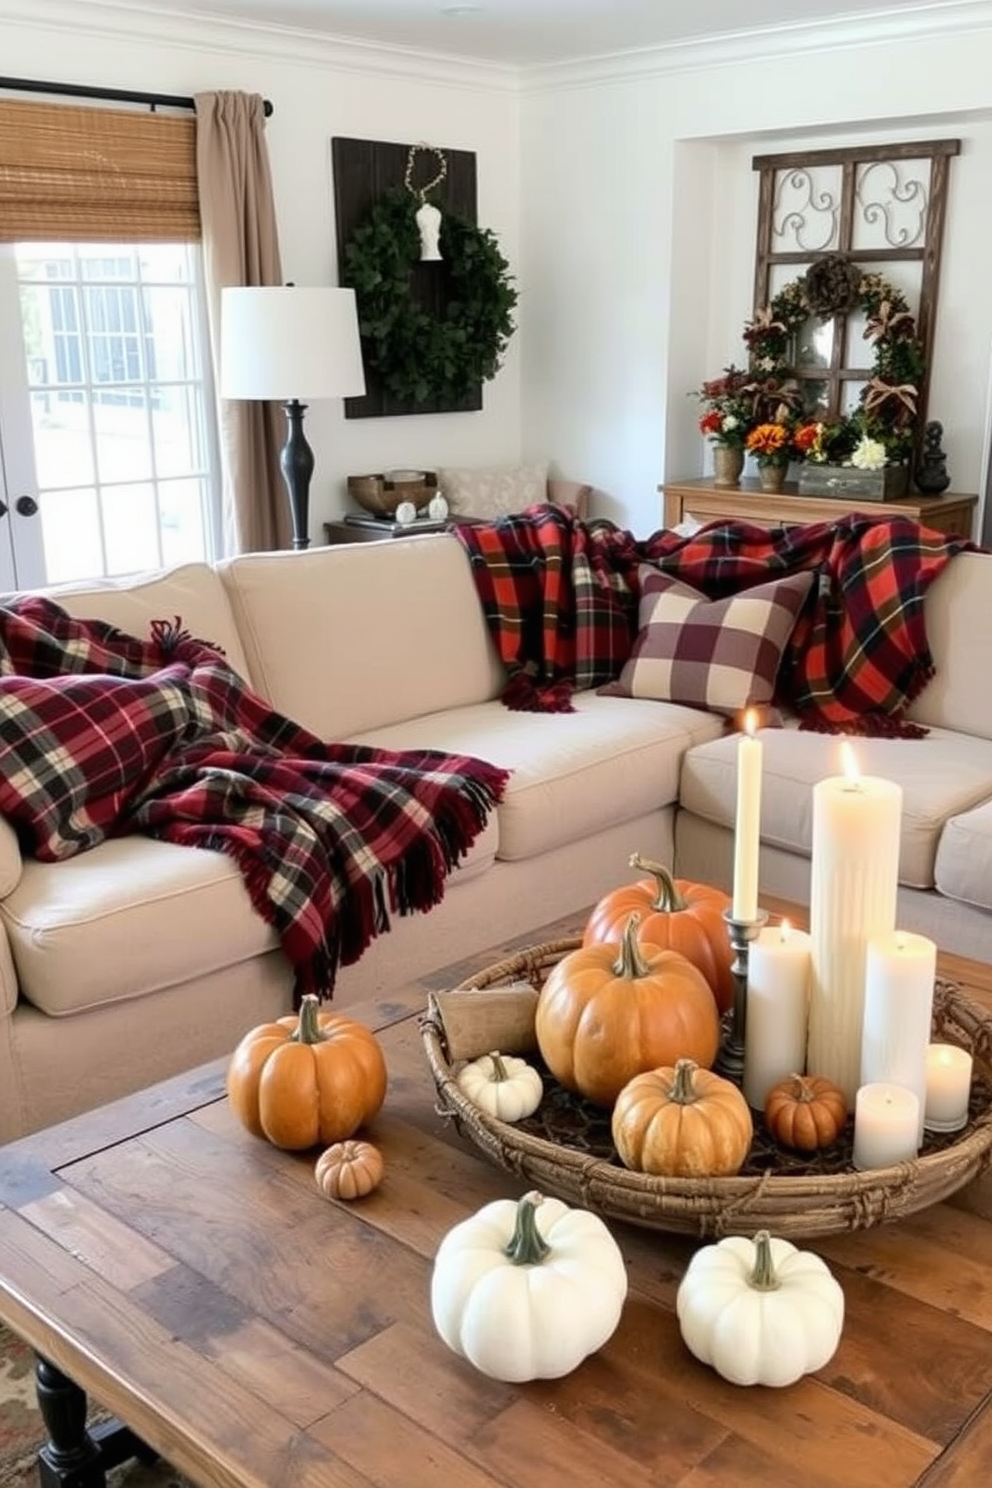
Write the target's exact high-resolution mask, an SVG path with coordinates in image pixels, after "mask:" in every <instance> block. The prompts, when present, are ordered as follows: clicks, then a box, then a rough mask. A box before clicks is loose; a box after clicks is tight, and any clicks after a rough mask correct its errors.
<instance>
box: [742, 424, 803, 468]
mask: <svg viewBox="0 0 992 1488" xmlns="http://www.w3.org/2000/svg"><path fill="white" fill-rule="evenodd" d="M745 448H746V449H747V451H748V453H749V454H752V455H754V457H755V459H756V460H757V462H758V464H759V465H787V464H788V463H789V460H790V459H791V457H792V453H793V448H792V430H791V429H790V428H789V427H788V426H787V425H786V424H778V423H776V424H757V425H756V426H755V427H754V428H753V429H752V430H751V432H750V434H749V435H748V436H747V442H746V445H745Z"/></svg>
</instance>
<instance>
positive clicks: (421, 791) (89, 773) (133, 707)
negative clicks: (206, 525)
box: [0, 597, 507, 998]
mask: <svg viewBox="0 0 992 1488" xmlns="http://www.w3.org/2000/svg"><path fill="white" fill-rule="evenodd" d="M152 632H153V634H152V639H151V640H150V641H148V642H145V641H141V640H139V639H137V638H136V637H134V636H129V635H126V634H124V633H123V632H122V631H119V630H117V629H115V628H114V627H112V626H109V625H106V624H103V623H100V622H95V621H82V620H75V619H72V618H71V617H70V616H69V615H68V614H66V612H65V611H64V610H62V609H61V608H60V607H59V606H58V605H55V604H53V603H52V602H51V601H50V600H47V599H44V598H41V597H36V598H27V599H24V600H19V601H16V602H15V603H14V604H12V605H11V606H10V607H9V608H6V609H0V812H2V813H3V814H4V815H5V816H6V817H7V818H8V819H9V820H10V821H11V822H12V823H13V825H14V826H15V828H16V830H17V832H18V835H19V837H20V840H21V843H22V845H23V847H24V850H25V852H26V853H28V854H31V855H33V856H35V857H37V858H41V859H45V860H48V861H52V860H58V859H61V858H65V857H69V856H71V855H73V854H75V853H77V852H80V851H82V850H83V849H85V848H88V847H91V846H93V845H94V844H96V843H98V842H100V841H102V840H103V839H104V838H106V837H111V836H121V835H123V834H125V833H129V832H144V833H147V834H148V835H149V836H152V837H157V838H161V839H162V840H163V841H166V842H176V843H182V844H185V845H188V846H193V847H201V848H213V849H218V850H220V851H222V852H226V853H229V854H230V855H231V857H232V858H233V859H234V860H235V862H236V863H237V865H238V867H239V869H240V870H241V873H242V875H243V877H244V880H245V884H246V886H247V888H248V892H249V894H250V895H251V899H252V903H253V904H254V906H255V908H256V910H257V911H258V912H259V913H260V914H261V915H262V916H263V918H264V919H265V920H266V921H268V922H269V923H270V924H272V925H273V926H274V927H275V929H276V930H277V932H278V934H279V936H280V939H281V941H282V945H283V948H284V950H285V952H286V955H287V956H288V958H289V960H290V961H291V962H292V964H293V966H294V967H295V969H296V990H297V998H299V996H300V995H301V994H302V993H303V992H306V991H315V992H317V993H318V994H320V995H322V996H329V995H330V993H331V991H332V989H333V985H334V978H335V973H336V970H337V968H338V966H339V965H347V964H349V963H350V962H353V961H357V960H358V958H359V957H360V956H361V955H362V953H363V951H364V950H365V949H366V948H367V946H368V945H369V942H370V941H371V939H372V938H373V936H375V935H377V934H378V933H379V932H381V931H383V930H386V929H388V928H389V921H390V915H391V914H394V913H398V914H408V913H412V912H414V911H422V910H427V909H429V908H430V907H431V906H432V905H434V904H436V903H438V902H439V900H440V899H441V897H442V895H443V893H444V882H445V879H446V877H447V874H448V873H449V871H450V870H451V869H452V868H453V867H454V866H455V864H456V863H457V862H458V860H459V858H460V857H461V856H462V855H463V854H464V853H465V852H466V851H467V849H468V848H469V847H470V846H471V844H472V842H473V841H474V839H475V837H476V836H477V834H478V833H479V832H480V831H481V830H482V828H483V826H484V825H485V822H486V818H487V816H488V813H489V811H490V810H491V809H492V807H493V806H494V805H495V804H496V803H497V801H498V800H499V799H500V796H501V794H502V791H503V788H504V785H505V782H506V778H507V776H506V773H505V772H504V771H501V770H498V769H496V768H494V767H493V766H491V765H489V764H486V763H484V762H483V761H481V760H477V759H472V758H469V757H463V756H458V755H448V754H443V753H440V752H436V751H427V750H421V751H416V752H413V751H409V752H395V751H385V750H378V749H371V748H367V747H363V746H360V745H349V744H333V743H324V742H323V741H321V740H320V739H318V738H317V737H316V736H315V735H313V734H311V733H309V732H308V731H307V730H306V729H304V728H302V727H301V726H300V725H299V724H296V723H293V722H292V721H291V720H290V719H288V718H284V717H283V716H282V715H281V714H279V713H277V712H275V711H274V710H273V709H272V708H270V707H269V705H268V704H267V703H266V702H264V701H263V699H261V698H260V697H258V696H256V695H255V694H254V693H253V692H251V691H250V690H249V689H248V688H247V687H246V686H245V684H244V683H243V682H242V681H241V679H240V678H239V677H238V675H237V674H236V673H235V672H234V671H233V670H232V668H231V667H230V666H228V664H227V662H226V661H225V660H224V657H223V654H222V653H221V652H220V651H218V650H217V649H216V648H214V647H212V646H210V645H209V644H208V643H207V642H205V641H199V640H194V639H193V638H192V637H191V636H189V635H187V634H186V633H185V632H184V631H182V630H181V629H180V628H179V621H178V620H177V621H176V623H175V624H174V625H168V624H163V623H161V622H159V623H156V624H155V625H154V626H153V627H152Z"/></svg>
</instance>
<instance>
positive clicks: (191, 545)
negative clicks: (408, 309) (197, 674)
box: [160, 480, 209, 639]
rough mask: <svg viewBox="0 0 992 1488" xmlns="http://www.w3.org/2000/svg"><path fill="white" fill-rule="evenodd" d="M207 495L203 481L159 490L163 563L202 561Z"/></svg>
mask: <svg viewBox="0 0 992 1488" xmlns="http://www.w3.org/2000/svg"><path fill="white" fill-rule="evenodd" d="M207 491H208V486H207V482H206V481H204V480H185V481H182V480H177V481H167V482H164V483H163V485H162V486H161V503H162V509H161V516H160V522H161V528H162V560H163V562H165V563H195V562H196V561H197V560H198V559H200V558H202V556H203V549H204V542H205V533H204V528H203V515H204V511H205V510H206V498H207ZM208 639H209V637H208Z"/></svg>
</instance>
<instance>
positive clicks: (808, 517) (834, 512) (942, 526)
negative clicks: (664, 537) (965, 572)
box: [658, 480, 978, 537]
mask: <svg viewBox="0 0 992 1488" xmlns="http://www.w3.org/2000/svg"><path fill="white" fill-rule="evenodd" d="M658 490H659V492H661V493H662V494H663V496H664V522H665V526H666V527H677V526H678V524H679V523H680V522H682V521H684V520H685V519H686V518H687V517H690V516H692V517H695V519H696V521H697V522H703V523H707V522H718V521H728V520H737V521H744V522H758V523H761V524H762V525H763V526H773V527H774V526H780V525H782V524H783V523H789V522H824V521H835V520H836V519H837V518H838V517H844V516H848V515H849V514H850V513H851V512H855V511H856V512H864V513H865V515H866V516H869V517H875V518H877V519H878V520H884V519H885V518H887V517H913V518H915V520H916V521H918V522H922V523H923V524H924V525H925V526H927V527H932V528H933V529H934V530H935V531H936V532H946V533H948V534H955V535H958V536H961V537H973V536H974V533H973V531H972V528H973V526H974V520H975V507H976V506H977V505H978V497H977V496H962V495H960V494H958V493H956V492H953V491H945V492H944V494H943V495H942V496H903V497H901V498H900V499H899V500H898V501H865V502H862V503H860V504H859V503H858V502H857V501H852V500H847V501H842V500H840V499H839V498H838V497H835V496H800V495H799V494H798V493H797V491H796V486H795V482H792V481H787V482H786V485H785V488H784V490H782V491H781V492H771V491H763V490H762V488H761V482H760V481H757V480H742V481H741V483H740V485H739V486H714V484H713V482H712V481H711V480H685V481H667V482H666V483H665V484H664V485H661V486H659V487H658Z"/></svg>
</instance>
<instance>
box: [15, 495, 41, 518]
mask: <svg viewBox="0 0 992 1488" xmlns="http://www.w3.org/2000/svg"><path fill="white" fill-rule="evenodd" d="M14 509H15V510H16V511H17V512H19V513H20V515H21V516H22V517H33V516H35V515H36V514H37V511H38V503H37V501H35V499H34V497H33V496H18V498H17V500H16V501H15V502H14Z"/></svg>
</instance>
